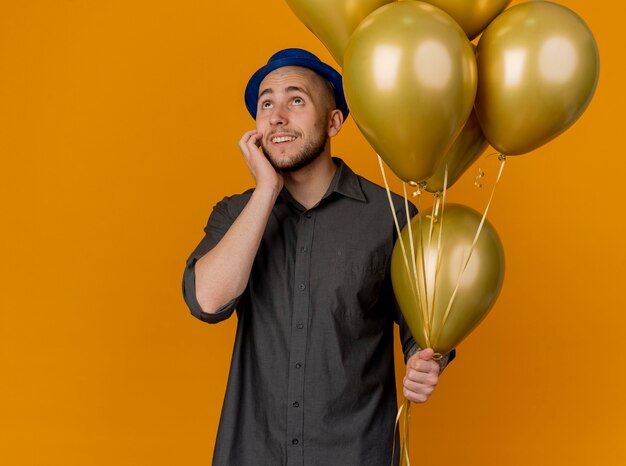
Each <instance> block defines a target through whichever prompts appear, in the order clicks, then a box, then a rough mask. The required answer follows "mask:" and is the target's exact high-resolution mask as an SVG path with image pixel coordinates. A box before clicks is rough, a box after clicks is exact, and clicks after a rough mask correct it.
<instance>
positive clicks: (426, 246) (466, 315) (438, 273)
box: [391, 204, 504, 354]
mask: <svg viewBox="0 0 626 466" xmlns="http://www.w3.org/2000/svg"><path fill="white" fill-rule="evenodd" d="M432 215H433V212H432V209H431V210H429V211H425V212H422V213H420V214H418V215H417V216H415V217H413V219H412V220H411V226H412V236H413V241H414V243H415V250H416V257H417V259H416V261H415V263H416V267H415V270H416V273H417V277H418V278H417V283H418V284H419V286H418V287H417V289H418V292H417V293H416V292H415V291H414V288H413V283H415V278H414V277H415V272H414V269H413V262H412V260H411V259H410V258H409V263H410V269H411V271H410V273H407V268H406V265H405V262H404V259H403V254H402V249H401V247H400V241H397V242H396V245H395V246H394V249H393V254H392V257H391V280H392V283H393V290H394V293H395V296H396V299H397V301H398V304H399V305H400V310H401V311H402V314H403V315H404V317H405V319H406V321H407V324H408V325H409V328H410V329H411V333H412V334H413V337H414V338H415V341H416V342H417V344H418V345H419V346H420V347H422V348H426V347H430V348H433V349H434V350H435V352H437V353H441V354H444V353H447V352H448V351H450V350H452V349H453V348H455V347H456V346H457V345H458V344H459V343H460V342H461V341H462V340H463V339H464V338H465V337H466V336H467V335H468V334H469V333H470V332H471V331H472V330H473V329H474V328H475V327H476V326H477V325H478V324H479V323H480V322H481V320H482V319H483V318H484V317H485V315H486V314H487V312H489V310H490V309H491V307H492V306H493V304H494V303H495V301H496V299H497V297H498V294H499V293H500V289H501V288H502V281H503V279H504V251H503V248H502V244H501V242H500V239H499V238H498V235H497V233H496V231H495V229H494V228H493V226H492V225H491V224H490V223H489V222H488V221H485V223H484V225H483V228H482V230H481V232H480V236H479V237H478V241H477V243H476V245H475V247H474V249H473V251H472V254H471V258H470V260H469V262H468V265H467V268H466V269H465V270H464V271H463V273H461V271H462V270H463V267H464V264H465V262H466V261H467V256H468V254H469V251H470V249H471V246H472V243H473V241H474V237H475V235H476V232H477V230H478V227H479V224H480V221H481V218H482V216H481V215H480V214H479V213H478V212H476V211H475V210H473V209H470V208H469V207H466V206H462V205H458V204H448V205H446V206H445V209H444V210H443V215H441V212H439V214H438V215H437V218H436V221H435V222H434V230H433V232H432V235H431V236H432V238H431V240H430V241H429V231H430V225H431V221H430V218H431V216H432ZM420 224H421V228H420ZM442 225H443V227H442ZM440 228H443V231H442V237H441V248H440V249H439V254H438V252H437V250H438V245H439V243H438V239H439V230H440ZM401 238H402V240H403V241H404V245H405V247H406V249H407V252H409V254H408V255H409V256H410V246H409V230H408V225H407V226H406V227H405V228H404V230H402V234H401ZM422 258H423V259H422ZM424 284H426V285H425V286H424ZM457 284H458V290H457V293H456V296H455V298H454V300H453V301H452V306H451V307H450V308H449V309H450V310H449V312H447V309H448V306H449V303H450V301H451V298H452V296H453V294H454V291H455V289H456V288H457ZM425 290H426V291H425ZM431 309H432V311H431ZM431 313H432V318H431V317H430V315H431ZM446 313H447V314H448V315H447V319H445V321H444V318H445V316H446Z"/></svg>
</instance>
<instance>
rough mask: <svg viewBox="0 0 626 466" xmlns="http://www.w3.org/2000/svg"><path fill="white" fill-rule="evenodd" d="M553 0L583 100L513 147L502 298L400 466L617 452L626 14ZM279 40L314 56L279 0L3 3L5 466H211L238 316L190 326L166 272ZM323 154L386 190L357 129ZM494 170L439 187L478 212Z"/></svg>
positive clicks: (623, 418)
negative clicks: (581, 59) (589, 42)
mask: <svg viewBox="0 0 626 466" xmlns="http://www.w3.org/2000/svg"><path fill="white" fill-rule="evenodd" d="M561 3H562V4H564V5H566V6H568V7H570V8H571V9H573V10H574V11H576V12H577V13H578V14H579V15H581V16H582V17H583V18H584V19H585V21H586V22H587V23H588V25H589V26H590V28H591V30H592V31H593V32H594V34H595V37H596V39H597V41H598V44H599V49H600V56H601V71H600V81H599V85H598V88H597V91H596V95H595V97H594V99H593V101H592V103H591V105H590V106H589V108H588V109H587V111H586V113H585V114H584V115H583V116H582V117H581V119H580V120H579V121H578V122H577V123H576V124H575V125H574V126H573V127H572V128H570V129H569V130H568V131H567V132H565V133H564V134H562V135H561V136H560V137H559V138H557V139H556V140H554V141H552V142H550V143H548V144H547V145H545V146H543V147H542V148H540V149H538V150H536V151H534V152H533V153H531V154H528V155H524V156H519V157H509V159H508V161H507V165H506V167H505V170H504V177H503V180H502V182H501V184H500V185H499V186H498V190H497V193H496V198H495V201H494V204H493V210H492V211H491V212H490V215H489V218H490V220H491V221H492V223H493V224H494V226H495V227H496V229H497V231H498V232H499V234H500V236H501V239H502V241H503V243H504V246H505V251H506V257H507V273H506V277H505V283H504V288H503V291H502V294H501V296H500V298H499V300H498V302H497V304H496V306H495V307H494V309H493V310H492V312H491V314H490V315H489V316H488V317H487V319H486V320H485V321H484V322H483V324H482V325H481V326H480V327H479V328H478V329H477V330H476V331H475V332H474V333H473V334H472V335H471V336H470V337H469V338H468V339H467V340H466V341H465V342H463V343H462V344H461V345H460V347H459V356H458V359H457V360H456V361H455V362H454V363H453V364H452V365H451V366H450V367H449V368H448V370H447V371H446V373H445V374H444V376H443V377H442V380H441V383H440V386H439V388H438V390H437V392H436V393H435V395H434V396H433V398H432V400H431V401H430V402H429V403H428V404H426V405H423V406H415V407H414V409H413V410H412V414H413V418H412V426H411V429H412V434H411V435H412V448H413V461H414V462H415V463H416V464H420V465H425V466H426V465H442V466H443V465H464V466H471V465H481V466H484V465H489V466H496V465H509V466H518V465H519V466H522V465H561V464H563V465H569V466H574V465H581V466H582V465H600V466H613V465H623V464H626V442H624V439H625V438H626V370H625V363H626V360H625V350H624V347H623V345H622V343H621V339H622V337H623V334H624V331H625V328H626V313H625V311H626V308H625V306H624V299H623V296H624V295H622V291H624V288H625V285H624V278H625V277H626V272H625V269H624V267H625V266H624V264H625V263H626V250H625V249H626V248H625V247H624V239H623V238H624V230H625V228H624V226H625V220H624V217H623V212H624V206H623V202H624V200H625V198H624V195H623V189H622V188H623V186H624V180H623V178H622V174H623V173H624V169H625V168H626V162H625V161H624V158H623V154H622V152H623V145H622V144H621V142H620V141H621V139H620V138H621V136H623V135H624V127H623V121H624V118H623V112H622V110H623V109H624V108H626V100H625V98H624V92H623V80H624V75H625V74H626V73H625V71H626V70H625V69H624V60H623V56H624V55H623V49H624V46H623V40H622V37H623V36H622V35H621V34H623V33H624V23H623V18H624V13H625V11H626V8H625V7H624V6H623V5H622V4H621V3H619V2H615V3H612V5H611V6H608V5H609V2H589V1H584V0H569V1H562V2H561ZM287 46H300V47H305V48H309V49H310V50H312V51H313V52H315V53H317V54H318V55H320V56H321V57H322V58H324V59H325V60H327V61H331V62H332V59H331V58H330V55H329V54H328V53H327V52H326V51H325V49H324V47H323V46H322V45H321V44H320V43H319V41H317V39H316V38H315V37H314V36H313V35H312V34H311V33H310V32H308V30H307V29H306V28H305V27H304V26H303V25H302V24H301V23H300V21H299V20H298V19H297V18H296V17H295V15H293V14H292V13H291V11H290V10H289V8H288V7H287V5H286V3H285V2H283V1H281V0H268V1H264V2H262V1H247V0H244V1H238V2H208V1H199V0H180V1H177V2H172V1H163V0H159V1H155V0H151V1H148V0H136V1H128V0H126V1H121V0H107V1H95V0H93V1H89V0H82V1H81V0H73V1H72V0H54V1H52V0H50V1H44V0H41V1H36V0H13V1H10V0H2V1H1V2H0V157H1V158H0V160H1V161H2V167H1V169H0V177H1V179H0V194H1V195H0V202H1V203H2V204H1V210H0V212H1V215H2V230H1V239H2V241H1V243H0V247H1V248H2V249H1V251H0V253H1V256H0V264H1V265H0V273H1V277H0V279H1V281H0V283H1V284H2V285H1V286H2V293H1V294H0V303H1V313H0V368H1V374H2V375H1V378H0V464H2V465H7V466H22V465H28V466H35V465H36V466H39V465H45V466H48V465H50V466H52V465H55V466H56V465H58V466H74V465H76V466H78V465H80V466H85V465H89V466H95V465H117V466H125V465H129V466H130V465H155V466H156V465H172V464H184V465H204V464H209V463H210V458H211V454H212V449H213V442H214V438H215V433H216V429H217V424H218V420H219V413H220V409H221V403H222V397H223V393H224V389H225V385H226V379H227V371H228V366H229V361H230V352H231V348H232V341H233V336H234V327H235V324H236V320H235V319H231V320H230V321H228V322H226V323H224V324H221V325H219V326H208V325H206V324H203V323H201V322H200V321H197V320H195V319H194V318H192V317H191V316H190V314H189V312H188V310H187V309H186V307H185V305H184V303H183V301H182V298H181V285H180V282H181V274H182V270H183V265H184V261H185V259H186V257H187V255H188V254H189V253H190V251H191V250H192V249H193V247H194V246H195V244H196V243H197V242H198V241H199V240H200V238H201V236H202V228H203V227H204V225H205V222H206V218H207V216H208V214H209V212H210V210H211V208H212V206H213V205H214V204H215V203H216V202H217V201H218V200H220V199H221V198H222V197H223V196H224V195H226V194H230V193H234V192H240V191H242V190H244V189H246V188H247V187H249V186H250V185H251V184H252V180H251V178H250V176H249V175H248V174H247V171H246V168H245V165H244V163H243V161H242V159H241V157H240V155H239V153H238V150H237V141H238V140H239V138H240V135H241V134H242V133H243V132H244V131H245V130H247V129H249V128H251V127H252V126H253V121H252V120H251V119H250V117H249V116H248V115H247V113H246V111H245V108H244V105H243V99H242V93H243V88H244V86H245V83H246V81H247V79H248V77H249V76H250V74H251V73H252V72H253V71H254V70H256V69H257V68H258V67H259V66H260V65H261V64H262V63H264V62H265V61H266V60H267V58H268V57H269V55H270V54H271V53H273V52H274V51H276V50H278V49H280V48H283V47H287ZM333 149H334V153H335V154H336V155H339V156H342V157H343V158H344V159H345V160H346V161H347V162H348V163H349V164H350V165H351V166H352V167H353V168H354V169H355V170H357V171H359V172H360V173H362V174H363V175H365V176H366V177H369V178H371V179H373V180H374V181H377V182H381V177H380V173H379V171H378V167H377V162H376V159H375V156H374V154H373V152H372V150H371V149H370V148H369V146H368V145H367V144H366V142H365V141H364V139H363V138H362V137H361V136H360V134H359V133H358V131H357V130H356V129H355V125H354V122H353V121H352V120H351V119H350V120H349V121H348V123H347V126H346V127H345V128H344V131H343V132H342V134H340V135H339V136H338V137H337V138H336V139H335V142H334V147H333ZM496 165H497V164H496V163H495V157H492V158H491V159H489V160H487V161H486V162H482V163H481V166H482V168H483V169H484V170H485V171H486V172H487V181H486V182H485V185H486V187H485V188H483V189H482V190H480V189H477V188H475V187H474V186H473V179H474V176H475V175H476V173H477V168H476V167H472V168H471V169H470V171H469V172H468V173H467V174H466V176H465V177H464V178H463V179H461V180H460V181H459V182H458V183H457V185H455V187H454V189H452V190H451V191H450V198H451V200H452V201H457V202H463V203H465V204H468V205H470V206H472V207H474V208H476V209H477V210H482V209H483V207H484V205H485V200H486V193H487V191H488V188H487V186H489V183H490V182H491V181H493V177H494V175H495V171H496ZM490 180H491V181H490ZM396 187H397V186H396ZM398 368H399V369H400V370H401V369H402V368H401V366H400V365H398ZM400 378H401V375H400V376H399V378H398V379H399V380H400ZM242 441H245V439H242Z"/></svg>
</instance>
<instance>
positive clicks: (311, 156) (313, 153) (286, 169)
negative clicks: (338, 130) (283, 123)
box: [262, 133, 328, 173]
mask: <svg viewBox="0 0 626 466" xmlns="http://www.w3.org/2000/svg"><path fill="white" fill-rule="evenodd" d="M327 142H328V134H326V133H320V134H319V135H318V136H317V137H316V138H315V139H313V140H311V141H309V142H308V143H306V144H305V145H304V147H303V148H302V150H301V151H300V152H299V153H298V154H296V155H295V157H293V158H292V159H291V160H285V161H280V162H279V161H278V160H276V159H275V158H274V157H273V156H272V152H271V151H270V150H269V149H268V148H267V147H266V146H265V144H262V148H263V153H264V154H265V157H266V158H267V160H269V162H270V163H271V164H272V167H274V170H276V171H277V172H280V173H293V172H297V171H298V170H301V169H303V168H304V167H306V166H308V165H310V164H311V163H313V162H314V161H315V160H316V159H317V158H318V157H319V156H320V155H322V153H323V152H324V149H325V148H326V143H327Z"/></svg>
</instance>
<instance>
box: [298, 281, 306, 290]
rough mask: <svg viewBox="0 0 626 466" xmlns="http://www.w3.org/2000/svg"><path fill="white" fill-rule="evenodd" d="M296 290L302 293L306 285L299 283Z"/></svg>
mask: <svg viewBox="0 0 626 466" xmlns="http://www.w3.org/2000/svg"><path fill="white" fill-rule="evenodd" d="M298 288H300V291H304V290H305V289H306V285H305V284H304V283H300V286H298Z"/></svg>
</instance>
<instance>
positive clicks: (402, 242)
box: [377, 154, 418, 301]
mask: <svg viewBox="0 0 626 466" xmlns="http://www.w3.org/2000/svg"><path fill="white" fill-rule="evenodd" d="M377 156H378V164H379V165H380V172H381V173H382V175H383V182H384V183H385V189H386V190H387V199H389V207H390V208H391V215H392V216H393V222H394V224H395V226H396V231H397V232H398V242H399V243H400V249H401V250H402V257H403V259H404V265H405V267H406V273H407V275H408V276H409V277H410V276H411V267H410V266H409V259H408V257H407V253H406V248H405V246H404V241H403V240H402V231H401V230H400V224H399V223H398V216H397V215H396V209H395V207H394V205H393V200H392V199H391V190H390V189H389V183H387V175H386V174H385V167H383V159H382V158H381V157H380V155H378V154H377ZM409 223H410V220H409ZM409 281H410V282H411V285H412V287H411V288H412V289H413V293H414V295H415V300H416V301H417V299H418V297H417V296H418V293H417V288H416V285H415V284H414V283H413V281H412V280H409Z"/></svg>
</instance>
